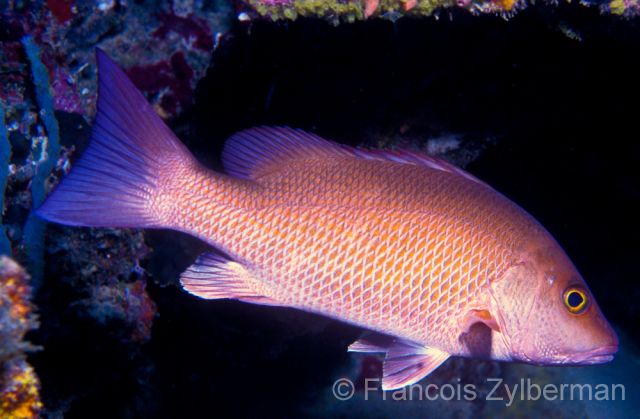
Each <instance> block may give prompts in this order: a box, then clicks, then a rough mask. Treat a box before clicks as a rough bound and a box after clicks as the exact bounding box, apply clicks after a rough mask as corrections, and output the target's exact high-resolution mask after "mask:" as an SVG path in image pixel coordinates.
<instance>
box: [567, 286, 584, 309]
mask: <svg viewBox="0 0 640 419" xmlns="http://www.w3.org/2000/svg"><path fill="white" fill-rule="evenodd" d="M563 300H564V305H565V306H566V307H567V309H568V310H569V312H570V313H573V314H582V313H584V311H585V310H586V309H587V307H588V306H589V300H588V298H587V293H586V292H584V291H583V290H581V289H580V288H576V287H570V288H567V289H566V290H565V292H564V298H563Z"/></svg>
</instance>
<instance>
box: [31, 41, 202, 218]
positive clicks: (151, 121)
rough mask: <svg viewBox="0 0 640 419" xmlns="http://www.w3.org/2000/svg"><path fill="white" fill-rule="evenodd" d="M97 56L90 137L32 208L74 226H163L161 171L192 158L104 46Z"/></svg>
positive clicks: (170, 170)
mask: <svg viewBox="0 0 640 419" xmlns="http://www.w3.org/2000/svg"><path fill="white" fill-rule="evenodd" d="M96 57H97V62H98V70H99V84H98V103H97V113H96V119H95V123H94V127H93V131H92V136H91V141H90V143H89V146H88V148H87V150H86V151H85V152H84V153H83V155H82V156H81V157H80V159H79V160H78V161H77V162H76V163H75V164H74V165H73V169H72V170H71V173H69V174H68V175H67V176H65V178H64V179H63V180H62V182H60V184H59V185H58V186H57V187H56V188H55V190H54V191H53V192H52V193H51V194H50V195H49V197H48V198H47V199H46V201H45V202H44V204H43V205H42V206H40V208H38V209H37V210H36V214H38V215H39V216H40V217H42V218H44V219H46V220H48V221H53V222H58V223H61V224H67V225H74V226H88V227H165V226H166V225H165V224H166V223H164V222H163V219H164V218H165V217H164V214H162V212H163V210H162V208H166V207H168V205H166V204H165V205H157V202H158V199H156V198H157V196H158V195H159V194H160V193H161V192H162V189H163V185H166V179H163V177H164V178H167V177H168V175H167V173H170V174H171V173H173V174H175V173H176V171H182V170H181V169H183V168H187V169H188V168H189V167H188V166H192V165H197V163H196V161H195V159H194V158H193V157H192V156H191V154H190V153H189V151H188V150H187V149H186V147H185V146H184V145H183V144H182V143H181V142H180V141H179V140H178V139H177V138H176V137H175V136H174V134H173V133H172V132H171V130H170V129H169V128H168V127H167V126H166V125H165V124H164V122H163V121H162V120H161V119H160V117H159V116H158V115H157V114H156V113H155V111H154V110H153V108H152V107H151V105H149V103H148V102H147V100H146V99H145V98H144V96H142V94H141V93H140V92H139V91H138V90H137V89H136V88H135V86H134V85H133V83H132V82H131V81H130V80H129V79H128V78H127V76H126V75H125V73H124V72H123V71H122V70H121V69H120V68H118V66H117V65H116V64H115V63H114V62H113V61H112V60H111V59H110V58H109V57H108V56H107V55H106V54H105V53H104V52H103V51H101V50H97V52H96ZM161 201H162V200H161Z"/></svg>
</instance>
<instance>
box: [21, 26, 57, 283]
mask: <svg viewBox="0 0 640 419" xmlns="http://www.w3.org/2000/svg"><path fill="white" fill-rule="evenodd" d="M22 43H23V45H24V49H25V52H26V53H27V56H28V57H29V62H30V64H31V73H32V75H33V83H34V84H35V88H36V100H37V102H38V105H39V106H40V116H41V117H42V119H43V121H44V125H45V127H46V130H47V135H48V137H47V138H46V140H45V141H44V142H42V143H40V144H39V150H38V153H39V155H40V158H39V159H38V160H37V162H36V168H35V174H34V176H33V178H32V180H31V198H32V208H36V207H38V206H40V204H41V203H42V202H43V201H44V198H45V195H46V190H45V183H46V181H47V178H48V177H49V175H50V174H51V172H52V170H53V169H54V168H55V165H56V162H57V161H58V157H59V155H60V132H59V129H58V121H56V118H55V116H54V114H53V97H52V96H51V91H50V90H49V89H50V88H49V73H48V72H47V69H46V67H45V66H44V64H43V63H42V61H41V59H40V48H39V47H38V46H37V45H36V43H35V42H34V40H33V38H32V37H31V36H25V37H24V38H23V39H22ZM44 229H45V224H44V221H43V220H42V219H40V218H38V217H37V216H36V215H35V214H30V215H29V219H28V220H27V223H26V225H25V228H24V245H25V247H26V249H27V255H28V257H29V272H31V276H32V279H33V284H34V286H35V287H36V288H37V286H38V285H39V284H40V282H42V276H43V275H44Z"/></svg>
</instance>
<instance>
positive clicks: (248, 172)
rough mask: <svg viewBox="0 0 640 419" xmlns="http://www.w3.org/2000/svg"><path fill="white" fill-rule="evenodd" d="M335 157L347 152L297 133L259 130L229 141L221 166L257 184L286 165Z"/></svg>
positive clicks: (347, 154) (279, 128)
mask: <svg viewBox="0 0 640 419" xmlns="http://www.w3.org/2000/svg"><path fill="white" fill-rule="evenodd" d="M336 156H350V153H349V148H348V147H345V146H341V145H339V144H337V143H334V142H331V141H327V140H325V139H323V138H320V137H318V136H317V135H315V134H311V133H307V132H304V131H302V130H298V129H293V128H287V127H273V128H270V127H259V128H251V129H247V130H244V131H240V132H239V133H237V134H234V135H233V136H232V137H231V138H229V139H228V140H227V142H226V143H225V145H224V149H223V151H222V163H223V165H224V170H225V172H227V173H228V174H230V175H232V176H236V177H240V178H243V179H251V180H257V179H259V178H260V177H262V176H264V175H267V174H269V173H271V172H277V171H278V170H281V169H282V167H286V165H287V162H288V161H295V160H305V159H309V160H313V159H322V158H331V157H336Z"/></svg>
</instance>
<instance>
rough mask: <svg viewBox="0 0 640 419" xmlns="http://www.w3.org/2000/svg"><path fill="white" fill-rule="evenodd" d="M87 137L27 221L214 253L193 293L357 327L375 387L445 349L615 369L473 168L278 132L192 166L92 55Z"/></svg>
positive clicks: (568, 289) (254, 136)
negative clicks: (176, 239)
mask: <svg viewBox="0 0 640 419" xmlns="http://www.w3.org/2000/svg"><path fill="white" fill-rule="evenodd" d="M97 63H98V72H99V84H98V102H97V112H96V117H95V121H94V124H93V128H92V135H91V141H90V143H89V145H88V148H87V149H86V151H84V153H83V154H82V156H80V157H79V159H78V160H77V161H76V162H75V163H74V164H73V166H72V169H71V171H70V173H68V174H67V175H66V176H65V177H64V178H63V179H62V181H61V182H60V183H59V184H58V185H57V186H56V187H55V189H54V190H53V191H52V193H51V194H50V195H49V196H48V197H47V199H46V201H45V202H44V203H43V204H42V206H40V207H39V208H38V209H37V210H36V214H38V215H39V216H40V217H42V218H44V219H45V220H48V221H50V222H56V223H61V224H65V225H69V226H90V227H120V228H126V227H135V228H149V229H172V230H176V231H181V232H185V233H188V234H190V235H192V236H195V237H197V238H199V239H201V240H203V241H204V242H206V243H207V244H209V245H210V246H211V250H208V251H206V252H205V253H203V254H202V255H200V256H199V257H198V258H197V259H196V260H195V262H194V263H193V264H192V265H191V266H190V267H188V268H187V269H186V270H185V271H184V273H182V274H181V276H180V283H181V285H182V287H183V288H184V290H186V291H187V292H189V293H191V294H193V295H194V296H197V297H201V298H205V299H212V300H215V299H233V300H239V301H242V302H246V303H252V304H261V305H267V306H274V307H292V308H296V309H299V310H304V311H307V312H312V313H317V314H320V315H323V316H327V317H330V318H333V319H336V320H339V321H342V322H346V323H349V324H352V325H356V326H359V327H361V328H363V329H365V330H367V331H368V332H367V333H365V334H364V335H363V336H362V337H361V338H360V339H358V340H357V341H355V342H354V343H353V344H351V345H350V346H349V348H348V350H349V351H352V352H363V353H381V354H383V355H384V357H385V358H384V362H383V371H382V375H383V376H382V388H383V389H384V390H393V389H398V388H402V387H404V386H407V385H410V384H413V383H416V382H418V381H419V380H421V379H423V378H424V377H426V376H428V375H429V374H430V373H432V372H433V371H435V370H436V369H437V368H438V367H439V366H440V365H441V364H442V363H444V362H445V361H446V360H447V359H449V358H450V357H452V356H458V357H467V358H478V359H489V360H498V361H511V362H524V363H530V364H537V365H589V364H600V363H605V362H609V361H611V360H612V359H613V358H614V354H615V353H616V352H617V350H618V338H617V335H616V333H615V331H614V330H613V329H612V327H611V325H610V324H609V323H608V321H607V319H606V318H605V316H604V315H603V313H602V311H601V310H600V308H599V306H598V304H597V302H596V300H595V298H594V296H593V294H592V293H591V291H590V290H589V287H588V286H587V284H586V282H585V281H584V279H583V278H582V276H581V275H580V273H579V272H578V270H577V268H576V267H575V266H574V265H573V263H572V262H571V260H570V259H569V257H568V256H567V254H566V253H565V252H564V250H563V249H562V247H561V246H560V245H559V244H558V242H557V241H556V240H555V239H554V238H553V237H552V235H551V234H550V233H549V232H548V231H547V230H546V229H545V228H544V227H543V226H542V225H541V224H540V223H538V222H537V221H536V220H535V219H534V218H533V217H532V216H531V215H529V214H528V213H527V212H526V211H525V210H523V209H522V208H521V207H519V206H518V205H517V204H515V203H514V202H512V201H511V200H509V199H508V198H507V197H505V196H504V195H502V194H501V193H500V192H498V191H496V190H495V189H494V188H492V187H491V186H490V185H488V184H487V183H485V182H483V181H482V180H480V179H478V178H476V177H475V176H473V175H472V174H470V173H469V172H467V171H465V170H463V169H461V168H458V167H456V166H454V165H452V164H450V163H447V162H446V161H444V160H441V159H437V158H434V157H431V156H428V155H423V154H420V153H415V152H411V151H406V150H368V149H362V148H353V147H348V146H345V145H341V144H339V143H335V142H332V141H328V140H325V139H323V138H321V137H320V136H317V135H315V134H312V133H309V132H305V131H302V130H299V129H293V128H288V127H257V128H250V129H246V130H243V131H240V132H238V133H236V134H234V135H233V136H231V137H230V138H229V139H228V140H227V141H226V143H225V146H224V149H223V152H222V161H223V166H224V172H220V171H213V170H211V169H209V168H207V167H205V166H203V165H202V164H201V163H200V162H199V161H198V160H197V159H196V158H195V157H194V156H193V155H192V154H191V153H190V151H189V150H188V149H187V147H186V146H185V145H183V144H182V143H181V142H180V140H179V139H178V138H177V137H176V136H175V135H174V134H173V133H172V132H171V130H170V129H169V128H168V127H167V125H165V123H164V122H163V121H162V119H161V118H160V117H159V116H158V115H157V114H156V113H155V112H154V110H153V108H152V106H151V105H150V104H149V103H148V102H147V101H146V99H145V98H144V96H143V95H142V94H141V93H140V92H139V91H138V90H137V89H136V88H135V86H134V85H133V83H132V82H131V81H130V80H129V79H128V78H127V76H126V75H125V73H124V72H123V71H122V70H121V69H120V68H119V67H118V66H117V65H116V64H115V63H114V62H113V61H112V60H111V59H110V58H109V57H108V56H107V54H106V53H104V52H103V51H101V50H98V51H97Z"/></svg>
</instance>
